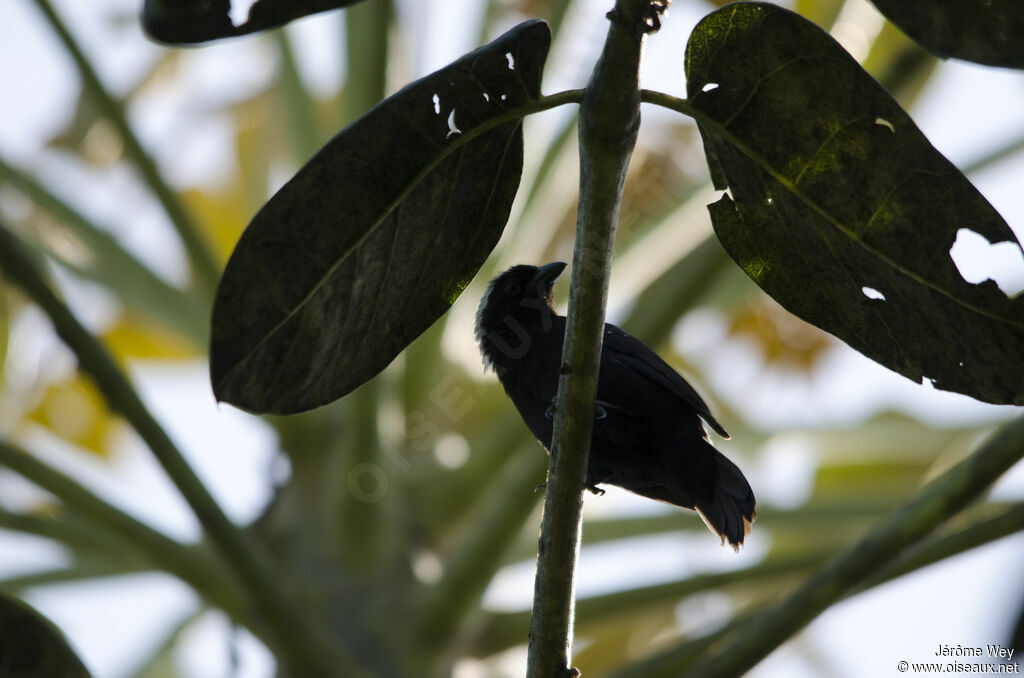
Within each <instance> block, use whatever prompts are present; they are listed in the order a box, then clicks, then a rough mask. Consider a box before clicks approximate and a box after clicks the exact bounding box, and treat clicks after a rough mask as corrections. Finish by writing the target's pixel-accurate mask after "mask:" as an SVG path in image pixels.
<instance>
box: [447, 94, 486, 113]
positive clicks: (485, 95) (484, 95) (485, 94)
mask: <svg viewBox="0 0 1024 678" xmlns="http://www.w3.org/2000/svg"><path fill="white" fill-rule="evenodd" d="M484 96H487V95H486V94H485V95H484ZM434 114H435V115H441V97H439V96H437V95H436V94H435V95H434Z"/></svg>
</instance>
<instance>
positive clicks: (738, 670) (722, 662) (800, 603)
mask: <svg viewBox="0 0 1024 678" xmlns="http://www.w3.org/2000/svg"><path fill="white" fill-rule="evenodd" d="M1021 457H1024V416H1022V417H1019V418H1017V419H1016V420H1014V421H1013V422H1011V423H1010V424H1008V425H1007V426H1005V427H1003V428H1002V429H1001V430H1000V431H998V432H997V433H996V434H995V435H994V436H992V437H991V438H990V439H989V440H988V441H987V442H986V443H985V444H984V445H982V447H981V448H980V449H978V450H977V451H976V452H974V453H973V454H972V455H971V456H970V457H968V458H967V459H965V460H964V461H962V462H961V463H959V464H957V465H956V466H955V467H953V468H952V469H950V470H949V471H947V472H946V473H945V474H943V475H942V476H940V477H939V478H937V479H936V480H935V481H934V482H932V483H931V484H929V485H928V486H927V487H925V488H924V489H923V490H922V491H921V492H920V493H919V494H918V495H917V497H915V498H914V499H913V500H911V501H910V502H909V503H907V504H905V505H904V506H903V508H901V509H899V510H898V511H896V513H894V514H893V515H892V516H890V517H888V518H887V519H885V521H884V522H883V523H881V524H880V525H879V526H878V527H876V528H875V529H874V530H872V531H871V532H870V533H868V535H867V536H865V537H864V538H863V539H861V540H860V541H859V542H858V543H857V544H855V545H854V546H853V547H851V548H850V549H849V550H847V551H846V552H845V553H843V554H842V555H841V556H840V557H839V558H837V559H836V560H835V561H833V562H832V563H831V564H830V565H828V566H827V567H825V568H823V569H822V570H821V571H819V572H818V573H817V574H816V575H815V576H813V577H812V578H811V579H809V580H808V581H807V582H806V583H804V584H803V585H802V586H801V587H800V588H799V589H797V591H796V592H794V593H793V594H792V595H791V596H789V597H788V598H787V599H786V600H784V601H783V602H782V603H780V604H778V605H776V606H774V607H772V608H770V609H768V610H766V611H765V612H763V613H762V614H758V615H756V616H755V617H753V618H752V619H751V620H750V622H749V623H747V624H745V625H744V626H743V627H742V628H739V629H737V631H736V633H735V634H733V635H732V636H731V638H730V640H729V641H727V642H725V643H724V644H722V645H721V646H719V647H718V648H717V652H716V653H715V655H714V656H712V657H710V658H708V659H706V660H705V661H703V662H701V663H699V664H698V665H696V666H694V667H693V668H692V670H691V671H690V672H688V673H687V676H688V678H726V677H729V676H738V675H741V674H743V673H744V672H746V671H747V670H749V669H750V668H751V667H752V666H754V665H755V664H757V663H758V662H759V661H760V660H761V659H763V658H764V657H766V656H767V655H768V654H769V653H770V652H771V651H772V650H774V649H775V648H776V647H778V646H779V645H780V644H782V642H783V641H785V640H786V639H787V638H789V637H791V636H792V635H794V634H795V633H797V632H798V631H799V630H800V629H802V628H803V627H804V626H806V625H807V624H808V623H810V621H811V620H812V619H814V618H815V617H817V616H818V615H819V614H820V613H821V612H823V611H824V610H825V609H827V608H828V607H829V606H830V605H832V604H833V603H835V602H837V601H839V600H841V599H842V598H843V597H845V596H846V595H848V594H849V593H850V592H851V591H854V590H856V589H857V587H859V586H862V585H864V584H865V583H867V582H870V581H871V578H872V577H873V576H875V575H876V573H878V572H880V571H882V570H883V568H884V567H885V566H887V565H888V564H890V563H891V562H892V561H893V560H894V559H895V558H896V557H897V556H899V554H900V553H901V552H903V551H904V549H906V548H908V547H910V546H912V545H913V544H915V543H917V542H918V541H920V540H921V539H923V538H924V537H925V536H927V535H928V533H930V532H931V531H932V530H934V529H935V528H936V527H938V526H939V525H940V524H942V523H943V522H944V521H945V520H947V519H948V518H949V517H950V516H952V515H955V514H956V513H957V512H958V511H960V510H961V509H963V508H964V507H965V506H966V505H967V504H968V502H970V501H971V500H973V499H974V498H975V497H977V496H978V495H979V494H981V493H982V492H983V491H984V490H985V489H986V488H988V486H989V485H991V484H992V483H993V482H994V481H995V480H996V479H997V478H998V477H999V476H1000V475H1002V474H1003V473H1004V472H1005V471H1006V470H1007V469H1009V468H1010V467H1011V466H1013V465H1014V464H1015V463H1016V462H1017V461H1018V460H1020V459H1021Z"/></svg>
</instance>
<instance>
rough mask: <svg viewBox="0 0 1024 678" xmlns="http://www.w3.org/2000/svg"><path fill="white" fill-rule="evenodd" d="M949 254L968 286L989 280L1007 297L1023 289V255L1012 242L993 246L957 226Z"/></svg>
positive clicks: (982, 237)
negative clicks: (954, 240)
mask: <svg viewBox="0 0 1024 678" xmlns="http://www.w3.org/2000/svg"><path fill="white" fill-rule="evenodd" d="M949 256H950V257H952V259H953V263H954V264H956V268H957V270H958V271H960V276H961V277H962V278H963V279H964V280H965V281H966V282H969V283H971V284H972V285H977V284H978V283H981V282H985V281H986V280H989V279H991V280H994V281H995V283H996V285H998V286H999V289H1000V290H1002V291H1003V294H1005V295H1007V296H1009V297H1012V296H1014V295H1016V294H1018V293H1019V292H1020V291H1021V290H1024V256H1021V251H1020V248H1019V247H1018V246H1017V245H1016V244H1015V243H1012V242H1000V243H996V244H994V245H993V244H992V243H990V242H989V241H988V240H987V239H986V238H985V237H984V236H982V235H979V234H978V233H975V232H974V231H972V230H971V229H969V228H961V229H960V230H958V231H957V232H956V242H954V243H953V246H952V247H951V248H949Z"/></svg>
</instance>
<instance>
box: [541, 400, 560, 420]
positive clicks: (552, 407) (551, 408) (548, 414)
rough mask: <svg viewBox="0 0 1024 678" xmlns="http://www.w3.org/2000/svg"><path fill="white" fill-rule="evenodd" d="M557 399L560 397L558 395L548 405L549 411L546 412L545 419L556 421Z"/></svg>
mask: <svg viewBox="0 0 1024 678" xmlns="http://www.w3.org/2000/svg"><path fill="white" fill-rule="evenodd" d="M557 397H558V395H557V394H556V395H553V396H551V404H550V405H548V409H546V410H544V418H545V419H554V418H555V398H557Z"/></svg>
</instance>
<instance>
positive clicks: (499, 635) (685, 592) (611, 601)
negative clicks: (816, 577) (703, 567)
mask: <svg viewBox="0 0 1024 678" xmlns="http://www.w3.org/2000/svg"><path fill="white" fill-rule="evenodd" d="M833 553H834V551H827V552H820V553H812V554H808V555H801V556H787V557H785V558H771V559H769V560H766V561H765V562H763V563H760V564H758V565H754V566H752V567H749V568H746V569H743V570H732V571H729V572H712V573H708V574H701V575H695V576H693V577H690V578H688V579H681V580H679V581H673V582H668V583H665V584H656V585H654V586H645V587H642V588H636V589H627V590H625V591H616V592H614V593H608V594H605V595H601V596H594V597H591V598H581V599H580V600H579V601H578V602H577V608H576V616H577V618H578V620H579V621H578V624H579V626H580V627H581V628H586V627H588V626H589V627H592V628H593V627H600V626H601V625H602V624H607V623H608V622H609V621H614V620H616V619H622V618H624V617H628V616H630V615H632V614H635V613H637V612H642V611H644V610H649V609H651V608H665V607H672V606H674V605H676V604H677V603H678V602H679V600H680V599H682V598H685V597H686V596H690V595H693V594H695V593H700V592H703V591H708V590H712V589H715V590H717V589H722V588H725V587H730V586H742V585H747V584H751V585H752V584H764V582H765V581H766V580H776V579H780V578H783V577H787V576H788V577H793V576H795V575H798V574H802V573H805V572H807V571H808V570H811V569H813V568H814V567H816V566H817V565H819V564H821V563H822V562H823V561H825V560H826V559H827V558H828V557H829V556H830V555H832V554H833ZM528 614H529V613H528V612H504V613H494V614H491V615H488V616H487V617H486V618H485V622H484V626H483V630H482V631H481V632H480V639H479V640H478V641H477V643H476V644H475V645H474V647H473V653H474V654H476V655H478V656H484V657H486V656H488V655H491V654H494V653H496V652H500V651H502V650H506V649H508V648H510V647H514V646H516V645H518V644H520V643H521V642H522V628H523V626H524V624H525V623H526V621H527V617H528Z"/></svg>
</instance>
